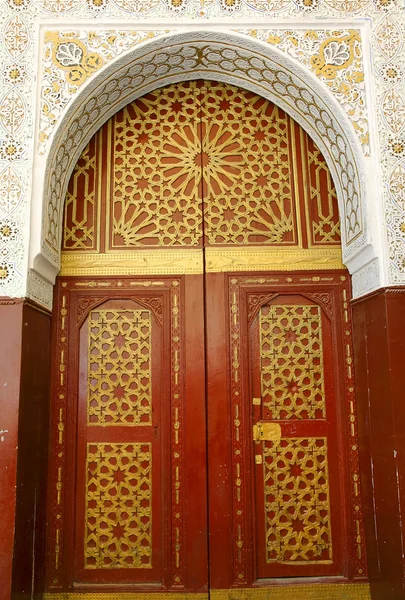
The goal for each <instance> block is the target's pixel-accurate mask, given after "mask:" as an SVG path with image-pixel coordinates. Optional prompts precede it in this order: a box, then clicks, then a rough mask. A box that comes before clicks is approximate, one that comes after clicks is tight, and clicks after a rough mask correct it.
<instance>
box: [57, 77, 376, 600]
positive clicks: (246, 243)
mask: <svg viewBox="0 0 405 600" xmlns="http://www.w3.org/2000/svg"><path fill="white" fill-rule="evenodd" d="M342 269H343V265H342V262H341V250H340V232H339V220H338V210H337V201H336V191H335V189H334V186H333V182H332V180H331V177H330V174H329V171H328V169H327V166H326V163H325V161H324V159H323V157H322V155H321V154H320V152H319V150H318V149H317V148H316V146H315V145H314V144H313V142H312V140H310V139H309V138H308V136H307V135H306V134H305V133H304V131H303V130H302V129H301V128H300V127H299V126H298V124H297V123H295V122H294V121H293V120H292V119H291V118H290V117H289V116H288V115H287V114H286V113H285V112H284V111H282V110H281V109H279V108H278V107H276V106H275V105H273V104H272V103H270V102H268V101H267V100H265V99H264V98H261V97H259V96H257V95H255V94H253V93H251V92H248V91H246V90H241V89H238V88H235V87H233V86H229V85H227V84H222V83H216V82H201V81H199V82H184V83H182V84H179V85H176V86H169V87H168V88H165V89H163V90H157V91H155V92H153V93H151V94H148V95H147V96H145V97H144V98H141V99H139V100H137V101H135V102H134V103H132V104H130V105H128V106H127V107H125V108H124V109H122V110H121V111H120V112H119V113H117V114H116V115H114V117H112V118H111V119H110V120H109V121H108V122H107V123H106V124H105V125H104V126H103V128H102V129H101V130H100V131H99V132H98V133H97V134H96V136H95V137H94V138H93V139H92V140H91V142H90V143H89V145H88V146H87V148H86V149H85V150H84V151H83V154H82V156H81V158H80V159H79V161H78V165H77V167H76V169H75V171H74V173H73V175H72V178H71V182H70V185H69V190H68V195H67V201H66V208H65V234H64V240H63V252H62V277H61V278H60V279H59V283H58V288H57V293H56V299H55V304H56V320H55V330H54V348H55V364H54V377H53V380H54V383H53V406H52V441H51V449H52V451H51V460H50V481H51V486H50V496H49V498H50V500H49V503H50V504H49V514H50V528H49V544H48V548H49V565H48V590H49V593H59V592H65V591H70V592H73V590H75V591H78V592H83V593H84V592H86V591H89V590H90V591H91V592H92V591H94V592H99V591H108V592H109V591H111V593H113V592H114V591H117V590H119V591H135V592H136V594H138V595H140V594H143V593H145V594H146V593H150V592H151V591H157V592H160V593H164V592H166V591H167V592H168V593H171V594H173V593H178V594H182V593H184V594H186V593H196V594H201V600H202V599H203V598H206V597H207V594H208V589H209V588H210V590H211V591H210V593H211V594H212V595H213V597H215V594H216V593H217V592H218V593H219V591H220V590H222V591H223V592H222V593H223V594H225V591H224V590H229V589H231V590H233V589H235V588H251V587H255V586H256V587H257V586H259V587H261V586H268V585H271V584H272V582H274V581H278V580H280V579H283V578H287V577H291V578H302V577H304V578H306V580H310V579H311V578H314V577H322V576H324V577H329V578H333V577H335V578H336V580H337V581H346V582H347V581H353V580H355V579H356V578H358V579H360V580H361V579H364V577H365V557H364V544H363V534H362V525H361V500H360V492H359V484H358V465H357V439H356V428H355V408H354V397H353V373H352V370H351V365H350V361H351V330H350V315H349V310H348V298H349V297H350V289H349V282H348V276H347V272H346V271H344V270H342ZM307 349H309V350H308V351H307ZM300 352H301V354H300ZM294 360H295V361H296V362H294ZM207 466H208V472H207ZM207 486H208V490H207ZM208 547H209V548H208ZM208 555H209V558H208ZM139 597H141V596H139Z"/></svg>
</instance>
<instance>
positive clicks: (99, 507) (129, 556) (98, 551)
mask: <svg viewBox="0 0 405 600" xmlns="http://www.w3.org/2000/svg"><path fill="white" fill-rule="evenodd" d="M86 471H87V481H86V513H85V514H86V521H85V528H86V531H85V538H84V544H85V547H84V555H85V556H84V567H85V569H129V568H136V569H147V568H150V567H152V445H151V444H150V443H149V442H145V443H135V444H122V443H118V444H117V443H109V444H105V443H103V444H99V443H98V444H92V443H90V444H87V454H86Z"/></svg>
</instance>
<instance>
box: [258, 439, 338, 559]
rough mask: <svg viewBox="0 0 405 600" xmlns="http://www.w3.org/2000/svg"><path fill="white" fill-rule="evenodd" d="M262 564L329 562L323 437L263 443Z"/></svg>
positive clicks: (327, 484)
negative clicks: (263, 541)
mask: <svg viewBox="0 0 405 600" xmlns="http://www.w3.org/2000/svg"><path fill="white" fill-rule="evenodd" d="M263 476H264V494H265V523H266V561H267V562H268V563H271V562H282V563H287V564H309V563H318V564H319V563H326V562H330V561H331V560H332V539H331V526H330V507H329V483H328V459H327V442H326V438H296V439H293V438H282V439H281V441H280V442H279V443H274V442H263Z"/></svg>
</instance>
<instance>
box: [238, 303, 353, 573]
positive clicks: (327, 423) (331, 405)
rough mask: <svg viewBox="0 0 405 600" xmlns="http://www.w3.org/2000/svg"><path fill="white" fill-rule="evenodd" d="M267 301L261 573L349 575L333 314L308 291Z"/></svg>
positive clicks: (257, 382) (257, 423) (254, 363)
mask: <svg viewBox="0 0 405 600" xmlns="http://www.w3.org/2000/svg"><path fill="white" fill-rule="evenodd" d="M260 304H261V306H260V308H259V310H258V313H257V316H255V318H254V319H253V321H252V323H251V325H250V352H249V354H250V371H251V375H250V379H251V390H252V398H255V400H254V403H253V401H252V423H253V441H254V453H255V456H254V459H255V483H254V487H255V506H256V519H257V521H256V535H257V538H256V539H257V559H258V563H257V569H258V576H259V577H270V576H272V575H273V576H274V573H275V572H276V573H277V574H279V575H280V576H283V575H284V576H286V575H307V576H308V575H312V576H316V575H341V574H342V567H343V564H342V543H341V539H340V538H339V532H340V531H341V530H343V529H344V525H343V523H342V521H341V518H340V517H339V506H340V503H341V499H340V487H341V483H342V482H341V481H340V478H339V470H338V468H337V464H338V460H337V453H336V452H332V445H333V444H334V443H335V444H336V436H337V431H336V405H337V402H336V401H337V394H336V389H337V385H336V382H335V381H334V376H333V353H332V330H331V322H330V320H329V318H328V317H327V315H326V313H325V311H323V310H322V304H320V303H319V302H316V301H314V300H312V299H309V298H306V297H305V296H303V295H301V294H297V293H290V294H277V296H275V297H274V298H273V299H267V300H266V299H262V302H261V303H260ZM337 521H339V523H338V522H337ZM275 569H276V571H275Z"/></svg>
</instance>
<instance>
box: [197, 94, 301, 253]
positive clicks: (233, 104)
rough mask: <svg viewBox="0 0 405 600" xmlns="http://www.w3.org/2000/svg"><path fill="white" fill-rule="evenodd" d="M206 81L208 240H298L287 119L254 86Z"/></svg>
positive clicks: (213, 242) (212, 242) (295, 242)
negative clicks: (257, 92)
mask: <svg viewBox="0 0 405 600" xmlns="http://www.w3.org/2000/svg"><path fill="white" fill-rule="evenodd" d="M204 85H205V86H206V96H205V103H204V112H203V115H204V117H203V123H202V161H203V164H202V178H203V198H204V218H205V236H206V244H207V245H218V244H232V245H233V244H238V245H246V244H276V245H293V246H297V245H300V239H299V238H300V231H299V224H298V222H297V208H296V203H297V198H296V197H295V188H294V178H295V177H296V176H297V169H296V165H295V160H296V157H295V156H294V155H293V149H292V144H293V142H292V139H291V136H292V130H291V126H292V120H291V118H290V117H288V115H286V113H285V112H284V111H283V110H281V109H280V108H278V107H277V106H275V105H274V104H272V103H271V102H268V101H267V100H265V99H264V98H261V97H260V96H257V95H256V94H253V93H252V92H248V91H245V90H241V89H239V88H235V87H233V86H229V85H227V84H223V83H206V84H204Z"/></svg>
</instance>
